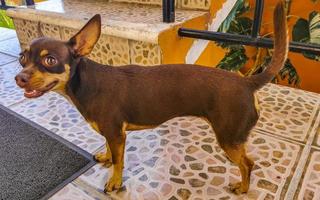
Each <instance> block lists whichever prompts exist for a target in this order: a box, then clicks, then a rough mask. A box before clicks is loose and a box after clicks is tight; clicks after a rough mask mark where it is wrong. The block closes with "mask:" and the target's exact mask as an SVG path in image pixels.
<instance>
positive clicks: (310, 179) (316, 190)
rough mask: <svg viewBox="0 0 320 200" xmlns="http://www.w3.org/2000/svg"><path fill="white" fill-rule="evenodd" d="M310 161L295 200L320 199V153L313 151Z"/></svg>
mask: <svg viewBox="0 0 320 200" xmlns="http://www.w3.org/2000/svg"><path fill="white" fill-rule="evenodd" d="M305 159H307V158H305ZM308 159H309V161H308V165H307V167H306V171H305V172H304V175H303V176H302V177H303V178H302V180H301V181H302V183H301V182H300V185H299V190H298V191H297V193H296V197H295V198H297V199H305V200H316V199H320V151H319V150H314V149H313V151H312V152H311V153H310V157H309V158H308Z"/></svg>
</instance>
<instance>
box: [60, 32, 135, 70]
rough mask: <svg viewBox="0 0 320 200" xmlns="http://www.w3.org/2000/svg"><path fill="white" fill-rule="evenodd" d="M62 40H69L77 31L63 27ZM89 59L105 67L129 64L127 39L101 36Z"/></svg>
mask: <svg viewBox="0 0 320 200" xmlns="http://www.w3.org/2000/svg"><path fill="white" fill-rule="evenodd" d="M61 32H62V40H65V41H67V40H69V39H70V38H71V37H72V36H73V35H75V34H76V33H77V32H78V31H77V30H75V29H70V28H67V27H63V28H62V29H61ZM88 57H89V58H90V59H92V60H94V61H96V62H98V63H101V64H107V65H113V66H119V65H127V64H130V56H129V42H128V40H127V39H124V38H119V37H113V36H109V35H105V34H102V35H101V36H100V39H99V40H98V42H97V44H96V45H95V47H94V49H93V50H92V52H91V54H90V55H89V56H88Z"/></svg>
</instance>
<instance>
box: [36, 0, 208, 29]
mask: <svg viewBox="0 0 320 200" xmlns="http://www.w3.org/2000/svg"><path fill="white" fill-rule="evenodd" d="M149 1H150V0H149ZM151 1H157V0H151ZM192 1H194V0H192ZM54 3H55V2H54ZM51 7H52V4H50V1H49V2H44V3H40V4H38V6H37V7H36V8H37V9H39V10H48V11H51V10H50V9H52V8H51ZM56 12H61V13H65V14H67V15H68V16H72V17H73V18H81V19H85V18H88V19H89V18H90V17H92V16H93V15H94V14H96V13H99V14H100V15H101V16H102V18H103V19H104V18H105V19H108V20H114V21H126V22H133V23H138V24H139V23H148V24H159V23H161V24H162V8H161V7H159V6H150V5H139V4H130V6H128V4H126V3H121V2H106V1H105V0H98V1H94V2H92V1H91V2H90V1H83V0H64V1H63V3H62V5H61V10H59V11H57V10H56ZM199 14H202V12H197V11H190V10H189V11H188V10H179V9H178V10H177V12H176V17H177V16H178V19H179V21H176V22H183V21H186V20H188V19H191V18H193V17H195V16H199ZM180 20H182V21H180ZM103 24H104V21H103ZM149 28H152V27H149Z"/></svg>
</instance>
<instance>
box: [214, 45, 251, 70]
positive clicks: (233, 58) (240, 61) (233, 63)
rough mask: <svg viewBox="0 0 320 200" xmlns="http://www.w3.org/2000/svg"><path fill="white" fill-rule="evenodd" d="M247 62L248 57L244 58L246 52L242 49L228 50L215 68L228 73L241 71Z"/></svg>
mask: <svg viewBox="0 0 320 200" xmlns="http://www.w3.org/2000/svg"><path fill="white" fill-rule="evenodd" d="M247 60H248V57H247V56H246V52H245V49H244V48H243V47H242V48H238V49H230V51H229V52H228V53H227V54H226V55H225V57H224V58H223V59H222V60H221V61H220V63H219V64H218V65H217V67H218V68H221V69H225V70H228V71H239V69H241V68H242V67H243V65H244V64H245V63H246V62H247Z"/></svg>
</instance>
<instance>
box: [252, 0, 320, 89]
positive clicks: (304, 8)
mask: <svg viewBox="0 0 320 200" xmlns="http://www.w3.org/2000/svg"><path fill="white" fill-rule="evenodd" d="M249 2H250V5H254V2H255V1H254V0H250V1H249ZM277 2H278V0H268V1H265V7H264V15H263V24H262V27H261V32H260V34H261V35H264V34H267V33H270V32H273V24H272V15H273V9H274V7H275V4H276V3H277ZM312 11H318V12H320V1H317V2H316V3H313V2H312V1H311V0H303V1H301V0H292V4H291V9H290V13H289V15H294V16H292V17H289V18H288V26H289V36H290V40H291V37H292V35H291V34H292V28H293V26H294V24H295V23H296V21H297V20H298V19H299V18H298V17H296V16H299V17H303V18H305V19H308V18H309V13H311V12H312ZM251 15H253V10H252V11H251ZM255 55H256V51H250V57H251V58H254V57H255ZM289 59H290V60H291V62H292V64H293V66H294V67H295V68H296V70H297V72H298V74H299V76H300V78H301V85H300V88H301V89H304V90H309V91H313V92H317V93H320V62H317V61H314V60H311V59H307V58H305V57H304V56H303V55H302V54H298V53H292V52H290V53H289ZM250 66H252V59H251V61H250V62H248V63H247V67H250ZM280 84H283V85H287V82H286V81H281V82H280Z"/></svg>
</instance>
